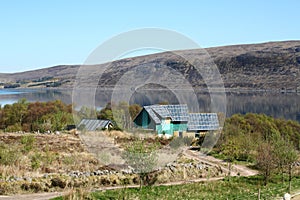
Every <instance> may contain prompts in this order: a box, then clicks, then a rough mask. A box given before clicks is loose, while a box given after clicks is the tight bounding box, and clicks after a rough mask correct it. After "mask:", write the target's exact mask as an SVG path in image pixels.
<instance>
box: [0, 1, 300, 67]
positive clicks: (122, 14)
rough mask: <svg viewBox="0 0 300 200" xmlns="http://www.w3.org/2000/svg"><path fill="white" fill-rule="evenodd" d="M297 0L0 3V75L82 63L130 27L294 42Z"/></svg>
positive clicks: (219, 40) (203, 40)
mask: <svg viewBox="0 0 300 200" xmlns="http://www.w3.org/2000/svg"><path fill="white" fill-rule="evenodd" d="M299 8H300V1H298V0H285V1H276V0H273V1H271V0H269V1H268V0H266V1H261V0H251V1H231V0H224V1H222V0H219V1H217V0H210V1H209V0H207V1H204V0H203V1H201V0H195V1H189V0H185V1H174V0H173V1H169V0H164V1H162V0H160V1H158V0H151V1H142V0H139V1H134V0H128V1H121V0H120V1H115V0H111V1H104V0H103V1H101V0H98V1H96V0H95V1H92V0H86V1H83V0H82V1H80V0H77V1H76V0H51V1H50V0H48V1H46V0H45V1H38V0H26V1H22V0H0V26H1V29H0V30H1V31H0V73H3V72H18V71H26V70H31V69H37V68H42V67H50V66H54V65H59V64H82V63H83V62H84V61H85V59H86V58H87V57H88V55H89V54H90V53H91V52H92V51H93V50H94V49H95V48H96V47H97V46H99V45H100V44H101V43H102V42H104V41H106V40H107V39H109V38H111V37H112V36H115V35H117V34H119V33H122V32H125V31H130V30H133V29H138V28H145V27H156V28H165V29H170V30H174V31H178V32H179V33H182V34H184V35H186V36H188V37H190V38H191V39H193V40H194V41H196V42H197V43H198V44H199V45H200V46H201V47H213V46H223V45H232V44H245V43H259V42H267V41H281V40H299V39H300V26H299V20H300V16H299Z"/></svg>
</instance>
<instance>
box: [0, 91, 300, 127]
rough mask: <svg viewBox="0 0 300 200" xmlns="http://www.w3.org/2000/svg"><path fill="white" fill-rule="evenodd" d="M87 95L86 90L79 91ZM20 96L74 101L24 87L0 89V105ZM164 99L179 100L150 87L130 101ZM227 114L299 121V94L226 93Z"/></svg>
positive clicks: (102, 99)
mask: <svg viewBox="0 0 300 200" xmlns="http://www.w3.org/2000/svg"><path fill="white" fill-rule="evenodd" d="M111 93H112V92H111V91H110V90H99V91H97V93H96V99H95V102H96V106H97V107H104V106H105V105H106V103H107V102H109V101H110V99H111ZM80 95H81V96H82V98H83V99H84V98H85V92H84V91H83V92H82V94H81V93H80ZM20 98H26V99H27V100H28V101H30V102H34V101H40V102H44V101H50V100H56V99H60V100H62V101H63V102H65V103H68V104H69V103H72V90H53V89H51V90H49V89H30V90H27V89H24V90H6V89H2V90H0V104H1V105H2V106H3V105H5V104H11V103H14V102H17V101H18V99H20ZM197 98H198V101H199V107H200V111H203V112H209V111H210V105H211V102H210V96H209V94H204V93H197ZM163 101H168V102H169V103H178V100H177V98H176V96H175V95H174V94H173V93H172V92H170V91H159V90H155V91H154V90H148V91H142V92H135V93H134V94H133V95H132V97H131V99H130V103H138V104H141V105H149V104H155V103H159V102H163ZM226 111H227V112H226V114H227V116H231V115H232V114H235V113H247V112H253V113H265V114H267V115H271V116H274V117H276V118H285V119H292V120H297V121H299V122H300V94H299V93H298V94H297V93H266V92H255V93H253V92H251V93H227V95H226Z"/></svg>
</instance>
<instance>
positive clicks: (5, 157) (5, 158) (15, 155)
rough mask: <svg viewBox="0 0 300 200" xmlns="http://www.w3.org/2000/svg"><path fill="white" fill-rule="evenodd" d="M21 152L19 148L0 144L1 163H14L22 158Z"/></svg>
mask: <svg viewBox="0 0 300 200" xmlns="http://www.w3.org/2000/svg"><path fill="white" fill-rule="evenodd" d="M20 156H21V155H20V152H19V150H18V149H17V148H10V147H9V146H8V145H6V144H3V143H2V144H0V164H1V165H14V164H16V162H17V161H18V160H19V159H20Z"/></svg>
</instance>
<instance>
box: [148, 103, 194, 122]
mask: <svg viewBox="0 0 300 200" xmlns="http://www.w3.org/2000/svg"><path fill="white" fill-rule="evenodd" d="M144 108H145V109H146V111H147V112H148V113H149V115H150V117H151V118H152V119H153V120H154V121H155V123H157V124H159V123H161V120H160V119H165V118H171V120H172V121H177V122H187V121H188V118H189V116H188V107H187V105H185V104H183V105H152V106H144Z"/></svg>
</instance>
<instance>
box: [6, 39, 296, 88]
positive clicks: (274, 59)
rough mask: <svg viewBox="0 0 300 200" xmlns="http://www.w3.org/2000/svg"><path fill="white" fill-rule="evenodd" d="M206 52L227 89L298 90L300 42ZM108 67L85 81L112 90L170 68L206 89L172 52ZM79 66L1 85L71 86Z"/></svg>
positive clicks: (21, 77)
mask: <svg viewBox="0 0 300 200" xmlns="http://www.w3.org/2000/svg"><path fill="white" fill-rule="evenodd" d="M206 51H207V52H208V53H209V55H210V56H211V58H212V59H213V61H214V63H215V64H216V65H217V66H218V68H219V71H220V73H221V76H222V78H223V81H224V85H225V87H226V88H231V89H277V90H279V89H282V88H286V89H292V90H295V89H296V88H298V87H300V41H284V42H269V43H261V44H250V45H234V46H224V47H214V48H207V49H206ZM182 52H183V53H184V54H185V55H188V56H191V55H194V56H201V53H202V51H201V50H198V49H195V50H185V51H182ZM104 65H107V63H106V64H102V65H97V67H98V69H100V68H101V67H103V66H104ZM109 65H110V67H109V69H108V70H106V71H105V72H104V74H103V76H102V78H101V79H100V80H98V79H99V77H98V76H94V75H95V74H96V73H94V74H90V76H88V77H86V78H87V79H89V81H90V82H94V84H97V83H99V85H100V86H102V87H103V86H104V87H113V86H114V85H115V84H116V82H117V81H118V80H119V79H120V78H121V77H122V76H123V75H124V74H125V73H126V72H128V71H129V70H131V69H133V68H134V67H138V66H142V65H150V66H151V65H153V66H155V67H158V68H159V67H160V66H167V67H170V68H172V69H174V70H175V71H178V72H180V73H181V74H182V75H183V76H184V77H185V79H187V80H188V81H189V82H190V83H191V84H192V85H193V86H195V87H205V83H204V82H203V79H202V78H201V76H200V75H199V74H198V73H197V72H196V71H195V69H194V67H193V66H191V65H190V64H189V63H188V62H186V61H185V60H183V59H182V58H180V57H179V56H178V55H176V54H173V53H170V52H164V53H158V54H152V55H146V56H140V57H134V58H126V59H122V60H118V61H113V62H112V63H109ZM79 67H80V65H69V66H68V65H62V66H55V67H51V68H45V69H40V70H34V71H28V72H22V73H14V74H1V73H0V82H2V83H8V82H11V83H14V82H22V81H24V80H25V81H33V80H37V79H40V78H42V77H52V78H55V79H57V80H61V81H62V82H63V83H64V82H67V83H66V84H62V85H59V87H71V86H72V84H73V83H74V80H75V78H76V74H77V71H78V69H79ZM145 73H147V72H145ZM148 73H149V72H148ZM160 76H167V74H160ZM165 78H167V77H165ZM178 84H179V83H178Z"/></svg>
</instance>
